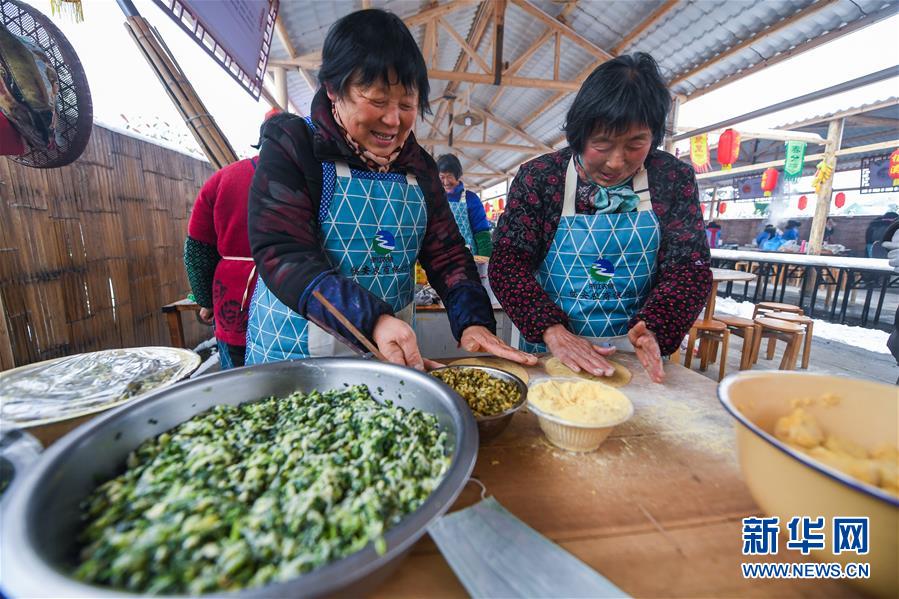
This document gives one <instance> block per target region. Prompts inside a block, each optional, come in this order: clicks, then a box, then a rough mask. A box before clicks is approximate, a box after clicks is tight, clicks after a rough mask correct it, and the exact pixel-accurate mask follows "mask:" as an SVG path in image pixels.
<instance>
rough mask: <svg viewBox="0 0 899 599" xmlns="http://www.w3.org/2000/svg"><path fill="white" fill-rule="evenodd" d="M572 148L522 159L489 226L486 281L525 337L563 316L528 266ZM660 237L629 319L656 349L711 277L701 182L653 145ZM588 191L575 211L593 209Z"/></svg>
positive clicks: (555, 215) (537, 257) (684, 320)
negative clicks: (653, 269)
mask: <svg viewBox="0 0 899 599" xmlns="http://www.w3.org/2000/svg"><path fill="white" fill-rule="evenodd" d="M570 158H571V149H570V148H565V149H562V150H559V151H558V152H554V153H552V154H545V155H543V156H540V157H539V158H535V159H534V160H531V161H530V162H527V163H525V164H523V165H522V166H521V168H520V169H519V170H518V174H517V175H516V176H515V179H514V180H513V181H512V186H511V188H510V189H509V194H508V197H507V200H506V210H505V212H504V213H503V215H502V216H501V217H500V219H499V222H498V223H497V227H496V231H495V233H494V249H493V256H492V257H491V259H490V270H489V276H490V286H491V288H492V289H493V292H494V294H496V297H497V298H498V299H499V300H500V302H501V303H502V305H503V309H504V310H505V311H506V313H507V314H508V315H509V317H510V318H511V319H512V322H514V323H515V325H516V326H517V327H518V329H519V330H520V331H521V334H522V336H523V337H524V338H525V339H526V340H527V341H529V342H532V343H537V342H542V341H543V332H544V331H545V330H546V329H547V328H548V327H550V326H552V325H555V324H563V325H566V326H567V325H568V317H567V316H566V315H565V314H564V313H563V312H562V310H561V309H560V308H559V307H558V306H557V305H556V304H555V303H553V301H552V300H551V299H550V298H549V296H548V295H547V294H546V292H544V291H543V289H542V288H541V287H540V285H539V284H538V283H537V280H536V278H535V277H534V273H535V272H536V270H537V268H538V267H539V266H540V263H541V262H542V261H543V259H544V258H545V257H546V253H547V251H548V250H549V248H550V246H551V245H552V241H553V237H554V236H555V233H556V228H557V227H558V225H559V219H560V217H561V215H562V195H563V193H564V190H565V171H566V169H567V167H568V161H569V160H570ZM644 164H645V166H646V169H647V171H648V175H649V191H650V196H651V199H652V209H653V211H654V212H655V213H656V216H658V218H659V224H660V226H661V242H660V244H661V245H660V247H659V254H658V271H657V274H656V277H657V280H656V282H655V285H654V287H653V289H652V291H651V292H650V295H649V297H648V298H647V300H646V302H645V303H644V304H643V306H642V307H641V308H640V310H639V311H638V312H637V314H636V315H635V316H634V317H633V319H632V320H631V322H630V326H633V325H634V324H635V323H636V321H638V320H643V321H645V322H646V326H647V327H648V328H649V330H651V331H652V332H654V333H655V335H656V338H657V339H658V342H659V348H660V349H661V352H662V355H669V354H671V353H673V352H674V351H675V350H676V349H677V348H678V345H679V344H680V342H681V340H682V339H683V338H684V336H685V335H686V334H687V332H688V331H689V330H690V326H691V325H692V324H693V321H694V320H695V319H696V317H697V316H698V315H699V313H700V312H701V311H702V308H703V307H704V306H705V303H706V300H707V298H708V296H709V292H710V290H711V285H712V272H711V270H710V261H711V257H710V254H709V247H708V243H707V241H706V235H705V225H704V223H703V220H702V210H701V209H700V207H699V188H698V185H697V183H696V176H695V174H694V172H693V169H692V167H690V165H688V164H686V163H684V162H682V161H680V160H678V159H677V158H675V157H674V156H672V155H671V154H668V153H667V152H662V151H659V150H653V151H652V152H650V154H649V156H648V157H647V158H646V162H645V163H644ZM588 197H589V194H581V193H578V194H577V201H576V212H577V213H578V214H593V213H594V212H595V209H594V208H593V206H591V205H590V204H589V201H588V199H587V198H588Z"/></svg>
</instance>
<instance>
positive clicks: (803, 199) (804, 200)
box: [799, 196, 808, 210]
mask: <svg viewBox="0 0 899 599" xmlns="http://www.w3.org/2000/svg"><path fill="white" fill-rule="evenodd" d="M807 207H808V196H799V209H800V210H805V209H806V208H807Z"/></svg>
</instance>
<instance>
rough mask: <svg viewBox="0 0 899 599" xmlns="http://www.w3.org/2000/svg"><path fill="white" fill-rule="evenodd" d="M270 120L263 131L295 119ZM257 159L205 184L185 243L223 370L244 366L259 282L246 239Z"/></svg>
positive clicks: (286, 115) (191, 273) (243, 162)
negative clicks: (249, 321) (250, 314)
mask: <svg viewBox="0 0 899 599" xmlns="http://www.w3.org/2000/svg"><path fill="white" fill-rule="evenodd" d="M273 112H274V111H273ZM267 116H268V117H269V118H267V119H266V121H265V123H263V125H262V127H263V128H264V127H265V126H266V125H267V124H269V123H273V122H274V123H277V122H279V121H281V120H284V119H288V118H290V117H291V115H290V114H289V113H284V112H275V113H274V114H273V113H272V112H270V113H269V114H268V115H267ZM260 139H261V129H260ZM255 147H259V146H258V145H257V146H255ZM257 159H258V157H255V156H254V157H253V158H245V159H243V160H239V161H237V162H235V163H233V164H229V165H228V166H226V167H225V168H223V169H221V170H219V171H218V172H216V173H215V174H214V175H212V177H210V178H209V180H208V181H206V183H205V184H203V187H202V189H200V194H199V195H198V196H197V200H196V202H195V203H194V207H193V210H192V211H191V214H190V222H189V224H188V227H187V239H186V241H185V243H184V266H185V268H186V269H187V278H188V280H189V281H190V287H191V291H192V292H193V295H194V298H195V300H196V302H197V304H199V306H200V318H201V319H202V320H203V321H204V322H208V323H212V322H213V321H214V322H215V338H216V340H217V341H218V348H219V360H220V363H221V367H222V369H223V370H224V369H227V368H232V367H235V366H243V365H244V353H245V351H246V345H247V314H248V312H249V303H250V298H251V297H252V293H253V287H254V285H255V282H256V265H255V264H254V263H253V258H252V255H251V253H250V241H249V238H248V236H247V196H248V194H249V190H250V183H251V182H252V180H253V174H254V173H255V172H256V162H257Z"/></svg>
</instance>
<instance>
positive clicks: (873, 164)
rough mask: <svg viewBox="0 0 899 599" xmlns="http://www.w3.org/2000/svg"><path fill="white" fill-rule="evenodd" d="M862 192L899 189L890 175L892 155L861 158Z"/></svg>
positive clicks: (860, 187)
mask: <svg viewBox="0 0 899 599" xmlns="http://www.w3.org/2000/svg"><path fill="white" fill-rule="evenodd" d="M859 191H860V192H861V193H878V192H883V191H899V187H896V186H894V185H893V179H892V177H890V155H889V154H883V155H882V156H866V157H864V158H862V160H861V184H860V185H859Z"/></svg>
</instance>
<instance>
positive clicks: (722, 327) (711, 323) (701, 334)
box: [684, 320, 730, 381]
mask: <svg viewBox="0 0 899 599" xmlns="http://www.w3.org/2000/svg"><path fill="white" fill-rule="evenodd" d="M697 339H699V340H700V345H702V341H707V342H719V343H721V364H720V365H719V367H718V380H719V381H720V380H721V379H722V378H724V369H725V367H726V366H727V345H728V343H729V342H730V331H729V330H728V329H727V325H726V324H724V323H723V322H718V321H717V320H697V321H696V322H694V323H693V326H692V327H690V336H689V338H688V340H687V351H686V352H685V355H684V366H686V367H687V368H689V367H690V362H692V361H693V345H694V344H695V343H696V340H697ZM707 345H710V344H707ZM710 349H711V348H709V347H706V348H704V349H700V352H699V353H700V362H699V369H700V370H702V371H705V369H706V367H708V365H709V354H710V353H711V352H710Z"/></svg>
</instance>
